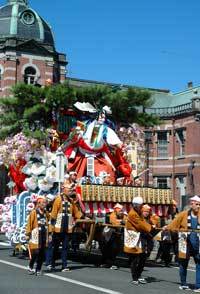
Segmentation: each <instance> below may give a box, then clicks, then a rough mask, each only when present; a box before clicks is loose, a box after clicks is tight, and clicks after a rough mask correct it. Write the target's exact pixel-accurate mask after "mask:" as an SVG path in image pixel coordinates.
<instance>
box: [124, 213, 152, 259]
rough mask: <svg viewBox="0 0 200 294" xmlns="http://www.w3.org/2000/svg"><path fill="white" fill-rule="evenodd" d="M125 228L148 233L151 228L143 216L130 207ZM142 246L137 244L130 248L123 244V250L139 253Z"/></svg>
mask: <svg viewBox="0 0 200 294" xmlns="http://www.w3.org/2000/svg"><path fill="white" fill-rule="evenodd" d="M126 230H128V231H129V230H130V231H134V232H138V233H141V232H143V233H150V232H151V230H152V226H151V225H150V224H148V223H147V222H146V221H145V219H144V217H143V216H142V215H140V214H138V213H137V211H136V210H135V209H134V208H132V209H131V210H130V212H129V214H128V218H127V221H126ZM142 251H143V250H142V248H141V247H139V246H137V247H135V248H130V247H127V246H126V245H124V252H126V253H133V254H139V253H142Z"/></svg>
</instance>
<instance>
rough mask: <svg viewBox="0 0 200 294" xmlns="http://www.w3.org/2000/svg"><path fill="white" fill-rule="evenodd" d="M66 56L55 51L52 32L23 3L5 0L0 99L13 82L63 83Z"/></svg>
mask: <svg viewBox="0 0 200 294" xmlns="http://www.w3.org/2000/svg"><path fill="white" fill-rule="evenodd" d="M66 64H67V61H66V55H65V54H63V53H58V52H57V51H56V49H55V43H54V38H53V33H52V30H51V28H50V26H49V25H48V24H47V22H46V21H45V20H43V18H42V17H40V16H39V15H38V13H37V12H36V11H35V10H33V9H32V8H31V7H30V6H29V5H28V1H27V0H7V3H6V5H4V6H3V7H1V8H0V97H3V96H6V95H9V94H10V87H11V86H12V85H14V84H16V83H17V82H25V83H27V84H38V85H41V86H42V85H44V84H45V81H46V80H51V81H53V82H56V83H58V82H63V81H64V80H65V76H66Z"/></svg>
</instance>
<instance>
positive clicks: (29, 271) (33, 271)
mask: <svg viewBox="0 0 200 294" xmlns="http://www.w3.org/2000/svg"><path fill="white" fill-rule="evenodd" d="M28 274H29V275H34V274H35V270H34V269H33V268H30V267H28Z"/></svg>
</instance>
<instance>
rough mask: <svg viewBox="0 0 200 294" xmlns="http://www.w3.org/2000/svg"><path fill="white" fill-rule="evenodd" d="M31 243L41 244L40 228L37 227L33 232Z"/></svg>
mask: <svg viewBox="0 0 200 294" xmlns="http://www.w3.org/2000/svg"><path fill="white" fill-rule="evenodd" d="M30 243H32V244H35V245H38V244H39V229H38V228H35V229H33V230H32V232H31V239H30Z"/></svg>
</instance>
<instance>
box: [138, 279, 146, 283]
mask: <svg viewBox="0 0 200 294" xmlns="http://www.w3.org/2000/svg"><path fill="white" fill-rule="evenodd" d="M138 282H139V283H140V284H146V283H147V280H146V279H145V278H139V279H138Z"/></svg>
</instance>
